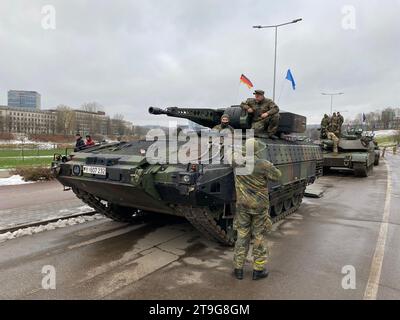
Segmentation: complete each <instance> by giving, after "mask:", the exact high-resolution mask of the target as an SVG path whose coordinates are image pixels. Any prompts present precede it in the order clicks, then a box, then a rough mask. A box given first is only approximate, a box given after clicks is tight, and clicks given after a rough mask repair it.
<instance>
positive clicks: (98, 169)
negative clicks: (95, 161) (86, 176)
mask: <svg viewBox="0 0 400 320" xmlns="http://www.w3.org/2000/svg"><path fill="white" fill-rule="evenodd" d="M83 173H90V174H98V175H101V176H105V175H106V168H105V167H93V166H83Z"/></svg>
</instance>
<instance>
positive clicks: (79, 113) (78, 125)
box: [73, 110, 110, 135]
mask: <svg viewBox="0 0 400 320" xmlns="http://www.w3.org/2000/svg"><path fill="white" fill-rule="evenodd" d="M73 111H74V113H75V132H79V133H81V134H83V135H85V134H101V135H107V134H108V133H109V126H110V124H109V122H110V117H109V116H107V115H106V113H105V112H103V111H97V112H90V111H84V110H73Z"/></svg>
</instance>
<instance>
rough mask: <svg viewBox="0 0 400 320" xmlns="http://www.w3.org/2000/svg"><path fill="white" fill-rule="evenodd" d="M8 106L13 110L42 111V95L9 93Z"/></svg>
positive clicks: (14, 91)
mask: <svg viewBox="0 0 400 320" xmlns="http://www.w3.org/2000/svg"><path fill="white" fill-rule="evenodd" d="M8 106H9V107H12V108H24V109H35V110H39V109H40V94H39V93H38V92H36V91H23V90H10V91H8Z"/></svg>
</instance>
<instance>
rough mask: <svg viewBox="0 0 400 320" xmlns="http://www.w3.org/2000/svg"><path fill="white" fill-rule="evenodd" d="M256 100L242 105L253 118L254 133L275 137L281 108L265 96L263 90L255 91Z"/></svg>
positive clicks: (252, 99)
mask: <svg viewBox="0 0 400 320" xmlns="http://www.w3.org/2000/svg"><path fill="white" fill-rule="evenodd" d="M253 94H254V98H250V99H247V100H246V101H245V102H242V104H241V105H240V106H241V107H242V109H243V110H246V111H247V113H248V114H249V115H251V116H252V118H253V119H252V121H253V123H252V126H251V128H252V129H254V133H256V134H258V133H267V135H268V136H269V137H271V136H273V135H274V134H275V133H276V132H277V130H278V125H279V107H278V106H277V105H276V104H275V102H274V101H272V100H271V99H267V98H265V96H264V94H265V93H264V91H263V90H256V91H254V93H253Z"/></svg>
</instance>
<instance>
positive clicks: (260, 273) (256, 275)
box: [253, 268, 269, 280]
mask: <svg viewBox="0 0 400 320" xmlns="http://www.w3.org/2000/svg"><path fill="white" fill-rule="evenodd" d="M268 274H269V272H268V269H267V268H264V270H253V280H258V279H263V278H266V277H268Z"/></svg>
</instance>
